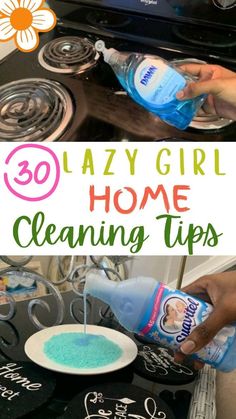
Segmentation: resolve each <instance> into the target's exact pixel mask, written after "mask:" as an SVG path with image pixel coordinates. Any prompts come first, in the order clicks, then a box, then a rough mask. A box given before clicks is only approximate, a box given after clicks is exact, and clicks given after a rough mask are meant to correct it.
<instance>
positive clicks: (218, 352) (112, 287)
mask: <svg viewBox="0 0 236 419" xmlns="http://www.w3.org/2000/svg"><path fill="white" fill-rule="evenodd" d="M84 292H85V294H89V295H92V296H93V297H96V298H99V299H100V300H102V301H104V302H105V303H107V304H108V305H109V306H110V307H111V310H112V311H113V313H114V314H115V316H116V318H117V320H118V321H119V322H120V324H121V325H122V326H123V327H124V328H126V329H127V330H129V331H130V332H134V333H137V334H139V335H142V336H145V337H148V338H149V339H151V340H153V341H154V342H158V343H161V344H163V345H165V346H169V347H171V348H172V349H174V350H176V349H178V348H179V347H180V346H181V344H182V342H183V341H184V340H185V339H186V338H187V337H188V336H189V334H190V333H191V332H192V330H193V329H194V328H195V327H196V326H198V325H199V324H200V323H202V322H203V321H204V320H205V319H206V318H207V317H208V316H209V314H210V313H211V312H212V310H213V307H212V305H210V304H208V303H206V302H205V301H202V300H199V299H197V298H196V297H192V296H190V295H188V294H185V293H183V292H182V291H179V290H173V289H171V288H169V287H167V286H166V285H164V284H162V283H161V282H158V281H156V280H155V279H154V278H148V277H136V278H131V279H127V280H126V281H122V282H114V281H110V280H108V279H106V278H104V277H101V276H99V275H98V274H93V273H90V274H89V275H88V276H87V279H86V283H85V288H84ZM235 348H236V328H235V327H234V326H233V325H229V326H227V327H224V328H223V329H222V330H221V331H220V332H219V333H218V334H217V335H216V336H215V337H214V339H213V340H212V341H211V342H210V343H209V344H208V345H206V346H205V347H204V348H203V349H201V350H200V351H199V352H197V353H196V354H194V355H193V356H192V357H194V358H195V359H199V360H201V361H203V362H205V363H207V364H210V365H211V366H213V367H214V368H218V369H219V370H221V371H225V372H226V371H231V370H233V369H234V368H236V355H235Z"/></svg>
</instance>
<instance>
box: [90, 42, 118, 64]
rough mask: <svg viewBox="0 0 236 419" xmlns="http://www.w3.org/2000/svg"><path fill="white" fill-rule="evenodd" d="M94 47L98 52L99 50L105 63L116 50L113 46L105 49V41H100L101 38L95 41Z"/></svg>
mask: <svg viewBox="0 0 236 419" xmlns="http://www.w3.org/2000/svg"><path fill="white" fill-rule="evenodd" d="M95 48H96V50H97V51H98V52H101V53H102V54H103V57H104V61H105V62H106V63H109V62H110V60H111V56H112V55H113V54H114V53H117V50H116V49H114V48H109V49H107V48H106V45H105V42H104V41H102V40H101V39H100V40H99V41H97V42H96V43H95Z"/></svg>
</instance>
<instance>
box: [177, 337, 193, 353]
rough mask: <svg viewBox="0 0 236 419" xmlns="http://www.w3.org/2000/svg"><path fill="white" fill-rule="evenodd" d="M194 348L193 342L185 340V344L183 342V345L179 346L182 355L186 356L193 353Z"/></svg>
mask: <svg viewBox="0 0 236 419" xmlns="http://www.w3.org/2000/svg"><path fill="white" fill-rule="evenodd" d="M195 347H196V343H195V342H193V340H187V342H184V343H183V345H181V347H180V350H181V352H183V354H185V355H188V354H191V353H192V352H193V351H194V349H195Z"/></svg>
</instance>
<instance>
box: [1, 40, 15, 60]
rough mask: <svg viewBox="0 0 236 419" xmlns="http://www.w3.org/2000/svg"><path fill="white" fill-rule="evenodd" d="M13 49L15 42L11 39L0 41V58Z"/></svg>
mask: <svg viewBox="0 0 236 419" xmlns="http://www.w3.org/2000/svg"><path fill="white" fill-rule="evenodd" d="M14 49H15V44H14V42H13V41H12V40H11V41H8V42H1V43H0V60H2V59H3V58H4V57H6V56H7V55H8V54H10V53H11V52H12V51H13V50H14Z"/></svg>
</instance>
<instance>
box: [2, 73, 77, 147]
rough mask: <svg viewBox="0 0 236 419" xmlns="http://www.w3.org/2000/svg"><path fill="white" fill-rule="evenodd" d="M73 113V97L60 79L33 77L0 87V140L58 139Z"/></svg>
mask: <svg viewBox="0 0 236 419" xmlns="http://www.w3.org/2000/svg"><path fill="white" fill-rule="evenodd" d="M72 116H73V104H72V100H71V97H70V95H69V93H68V92H67V90H66V89H65V88H64V87H63V86H62V85H61V84H60V83H58V82H54V81H51V80H45V79H40V78H38V79H36V78H30V79H23V80H17V81H14V82H12V83H8V84H5V85H3V86H2V87H0V141H22V142H23V141H56V140H58V139H59V138H60V137H61V135H62V134H63V133H64V131H65V129H66V128H67V127H68V125H69V123H70V121H71V119H72Z"/></svg>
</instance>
